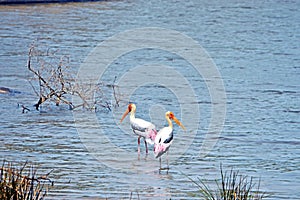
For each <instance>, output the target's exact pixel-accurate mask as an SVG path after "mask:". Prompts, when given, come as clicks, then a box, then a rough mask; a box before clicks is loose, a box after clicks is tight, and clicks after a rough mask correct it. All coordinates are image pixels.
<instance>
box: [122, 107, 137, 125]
mask: <svg viewBox="0 0 300 200" xmlns="http://www.w3.org/2000/svg"><path fill="white" fill-rule="evenodd" d="M135 110H136V106H135V104H133V103H131V104H129V105H128V107H127V109H126V111H125V112H124V114H123V116H122V118H121V120H120V123H122V121H123V120H124V119H125V117H126V116H127V115H128V113H130V112H135Z"/></svg>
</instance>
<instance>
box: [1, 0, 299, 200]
mask: <svg viewBox="0 0 300 200" xmlns="http://www.w3.org/2000/svg"><path fill="white" fill-rule="evenodd" d="M299 9H300V3H299V2H297V1H285V2H282V1H259V2H258V1H247V2H244V3H242V2H239V1H233V0H232V1H227V2H226V3H225V2H220V1H211V2H207V1H187V2H182V1H175V0H174V1H152V0H150V1H143V0H141V1H105V2H94V3H90V2H87V3H70V4H47V5H18V6H1V7H0V12H1V14H0V15H1V23H0V24H1V26H0V29H1V31H0V38H1V49H0V63H1V64H0V67H1V73H0V86H5V87H9V88H11V89H15V90H18V91H21V92H22V93H20V94H19V93H15V94H10V95H7V94H0V101H1V106H0V113H1V118H0V122H1V126H0V127H1V133H0V144H1V145H0V151H1V159H7V160H11V161H18V162H25V161H26V160H29V161H30V162H32V163H35V164H37V165H39V166H40V169H41V170H42V171H43V170H44V171H49V170H50V169H54V171H53V173H52V179H54V181H56V183H55V188H54V189H53V190H51V192H50V194H49V195H50V197H49V198H50V199H99V198H111V199H121V198H124V199H129V197H130V193H131V192H133V198H134V199H137V198H138V195H139V196H140V198H141V199H168V198H172V199H193V198H195V199H197V197H195V194H197V188H196V186H195V185H194V184H193V183H191V182H190V181H189V179H188V178H187V177H186V176H189V177H191V178H193V179H197V177H199V178H204V179H209V180H214V179H216V178H219V177H220V176H219V165H220V163H222V164H223V166H224V168H225V169H230V168H231V167H233V168H234V169H237V170H240V172H241V173H243V174H246V175H249V176H254V177H255V178H257V179H258V178H261V188H262V190H263V191H265V192H267V193H268V194H270V197H269V199H298V198H299V196H300V193H299V190H298V188H299V186H300V182H299V180H300V172H299V170H300V165H299V164H300V156H299V155H300V154H299V153H300V152H299V144H300V140H299V139H300V136H299V130H300V129H299V127H300V125H299V123H300V121H299V112H300V107H299V93H300V91H299V74H300V71H299V58H300V55H299V54H300V53H299V52H300V51H299V49H300V46H299V36H300V33H299V30H300V27H299V13H300V12H299ZM141 27H161V28H167V29H172V30H176V31H179V32H181V33H183V34H186V35H187V36H189V37H191V38H193V39H194V40H196V41H197V42H198V43H199V44H201V46H202V47H203V48H205V50H206V51H207V52H208V53H209V55H210V56H211V57H212V59H213V61H214V62H215V63H216V66H217V68H218V70H219V71H220V74H221V76H222V80H223V83H224V86H225V91H226V97H227V98H226V118H225V123H224V128H223V131H222V133H221V135H220V137H219V138H218V140H217V144H216V145H215V146H214V148H213V149H212V150H211V151H210V152H209V154H208V155H207V156H206V157H200V156H199V154H198V153H199V149H200V147H201V145H202V142H203V140H204V138H205V135H206V133H207V130H208V126H209V123H210V119H211V114H212V110H211V109H212V104H211V98H210V96H209V92H208V89H207V87H206V84H205V81H204V78H203V77H201V76H199V75H197V74H196V73H195V70H193V69H192V68H191V64H190V63H188V62H186V61H185V60H184V59H182V58H180V57H179V56H178V55H174V54H172V53H170V52H164V51H161V50H149V49H148V50H139V51H134V52H131V53H129V54H126V55H123V56H122V57H120V58H118V59H117V60H115V61H114V62H113V63H112V65H111V66H110V68H109V69H108V70H107V72H106V73H105V75H104V79H106V80H108V81H109V80H113V77H114V76H117V77H118V81H120V80H122V79H121V78H122V75H124V73H125V74H126V72H128V71H129V70H130V69H132V68H133V67H138V66H140V67H141V66H144V65H151V66H153V65H168V66H172V67H173V69H175V70H177V71H178V73H180V74H181V75H183V76H184V77H186V79H187V80H189V81H190V84H191V85H192V87H193V89H194V90H195V92H196V93H197V98H198V100H199V101H197V102H180V100H178V99H176V95H175V94H174V93H173V92H174V91H172V90H168V89H167V88H164V87H159V86H157V85H155V84H152V85H151V84H148V85H143V86H138V87H137V90H136V91H134V93H133V94H132V96H131V97H130V100H132V101H134V102H136V103H137V105H138V111H137V112H138V115H139V117H141V118H145V119H148V120H150V119H151V120H152V121H154V122H155V123H156V124H157V126H158V127H162V126H164V125H165V122H164V119H163V113H164V112H165V111H166V110H172V111H174V113H178V118H179V119H181V117H182V116H183V115H184V114H185V113H183V114H182V116H181V114H180V108H179V106H178V105H181V106H188V105H192V104H195V103H196V104H197V105H198V106H199V107H200V116H199V117H200V118H199V120H200V123H199V130H198V131H197V132H195V130H194V129H191V127H194V126H195V123H193V122H192V121H189V120H184V121H183V123H184V125H185V126H186V127H187V129H188V131H187V133H183V132H182V131H181V130H180V129H179V128H177V127H175V131H176V133H175V134H176V135H175V136H177V137H175V141H176V139H177V141H179V140H180V141H181V140H183V141H185V139H187V140H188V139H189V137H188V135H189V134H192V133H196V135H195V139H194V140H193V141H192V142H193V143H192V145H191V146H189V148H188V151H187V152H186V153H185V154H183V155H182V156H180V157H179V158H178V159H176V160H175V161H174V160H173V161H172V160H171V161H172V162H171V166H170V167H171V170H170V171H169V174H166V173H162V174H159V173H158V170H157V169H158V161H156V160H154V159H153V156H152V153H150V154H149V155H148V156H147V157H145V155H144V154H143V153H142V154H141V156H140V158H138V157H137V153H136V152H135V150H136V138H135V137H133V136H132V134H131V133H130V130H129V129H128V127H129V124H128V119H127V120H125V121H124V122H123V124H122V125H121V126H116V122H118V121H117V120H119V118H120V117H121V116H119V114H120V113H122V112H123V111H125V108H126V105H125V104H126V103H125V102H124V101H123V102H121V107H120V108H117V109H116V110H114V111H113V112H108V113H107V112H100V113H97V114H96V119H97V120H98V121H99V123H101V125H102V127H101V128H102V130H104V131H103V133H104V135H106V136H107V138H108V139H110V140H111V141H112V143H113V144H114V145H116V146H117V147H118V148H119V149H122V150H125V151H127V152H129V153H128V157H126V158H124V159H125V160H126V162H124V163H123V164H124V167H126V170H119V169H116V168H118V166H107V165H105V164H107V163H105V162H99V161H98V160H97V159H96V158H97V155H95V154H93V152H92V151H91V149H93V148H94V149H96V150H97V149H98V148H100V149H101V147H103V145H105V144H103V143H101V142H102V141H103V140H100V139H99V138H100V136H101V134H100V132H98V131H99V126H98V125H97V124H92V123H90V121H89V120H88V119H89V118H90V117H93V116H94V114H93V113H89V112H83V111H82V112H81V111H80V110H78V111H76V113H74V114H75V116H76V114H78V115H79V116H80V115H83V116H85V118H81V119H82V121H80V122H77V127H76V124H75V122H74V115H73V113H72V112H71V111H69V110H68V109H67V108H66V107H64V106H61V107H55V106H51V105H49V106H46V107H45V108H44V111H45V112H42V113H39V112H37V111H34V108H32V107H31V105H33V104H34V103H36V101H37V97H36V96H35V95H34V92H33V91H32V89H31V86H30V84H29V83H28V78H29V77H30V73H29V72H28V71H27V69H26V62H27V53H28V49H29V47H30V45H31V44H32V43H33V41H35V43H37V44H39V45H40V46H48V47H51V48H53V49H55V48H59V49H60V51H59V52H58V55H68V56H69V57H70V59H71V61H70V65H71V66H72V69H73V70H74V71H76V70H78V69H79V67H80V64H81V63H83V62H84V61H85V59H86V57H87V55H88V54H89V53H90V52H91V51H92V50H93V48H94V47H96V46H97V45H98V44H99V43H100V42H102V41H104V40H106V39H107V38H108V37H110V36H113V35H115V34H117V33H120V32H122V31H126V30H128V29H133V28H141ZM174 42H176V41H174ZM183 66H185V67H183ZM164 77H165V78H166V77H167V78H168V76H167V75H166V76H164ZM140 78H141V77H140ZM169 78H170V82H171V83H172V84H171V85H172V86H175V85H177V87H180V85H178V84H177V82H176V80H175V81H174V80H173V81H172V76H170V77H169ZM137 79H138V78H137ZM141 79H142V78H141ZM173 83H174V84H173ZM126 89H130V88H126V87H124V88H121V90H122V93H123V94H124V95H125V96H124V99H127V98H129V97H128V96H126V94H127V95H128V91H126ZM153 94H155V95H153ZM185 95H186V96H189V95H190V94H185ZM185 95H184V96H185ZM18 103H20V104H24V105H27V106H29V107H30V109H31V111H30V112H28V113H26V114H22V113H21V109H20V108H18V106H17V105H18ZM186 112H187V114H191V113H193V112H192V111H190V110H187V111H186ZM191 120H192V119H191ZM80 127H83V128H84V129H85V130H86V131H87V132H90V133H91V134H93V135H95V134H98V133H99V138H94V139H95V140H94V143H93V144H91V146H89V145H87V144H86V143H85V142H84V140H83V138H82V135H80V133H78V131H77V129H76V128H80ZM120 127H121V128H122V129H123V130H124V129H125V130H126V131H128V132H126V131H125V132H124V131H123V130H122V129H120ZM185 134H186V135H185ZM192 139H193V138H192ZM98 142H99V143H98ZM174 145H175V146H173V147H174V148H173V150H172V147H171V149H170V151H172V152H175V151H176V150H175V147H176V144H174ZM142 150H144V149H143V145H142ZM101 153H102V154H103V158H104V160H105V161H106V162H109V160H111V161H110V163H117V164H118V162H117V160H114V159H115V158H117V159H118V158H119V157H118V156H117V155H115V154H113V153H112V151H111V150H110V149H103V152H101ZM93 155H94V156H93ZM95 157H96V158H95ZM122 167H123V166H122Z"/></svg>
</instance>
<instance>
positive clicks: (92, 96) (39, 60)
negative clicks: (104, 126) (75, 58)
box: [27, 46, 120, 111]
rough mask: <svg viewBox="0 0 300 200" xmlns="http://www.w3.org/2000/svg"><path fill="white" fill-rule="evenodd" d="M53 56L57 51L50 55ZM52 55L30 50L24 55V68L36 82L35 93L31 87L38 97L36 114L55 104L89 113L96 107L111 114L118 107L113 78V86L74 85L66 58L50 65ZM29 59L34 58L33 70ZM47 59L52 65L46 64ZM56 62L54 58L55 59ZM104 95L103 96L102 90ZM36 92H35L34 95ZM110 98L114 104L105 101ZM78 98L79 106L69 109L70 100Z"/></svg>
mask: <svg viewBox="0 0 300 200" xmlns="http://www.w3.org/2000/svg"><path fill="white" fill-rule="evenodd" d="M54 52H57V51H54ZM53 56H54V54H53V55H52V54H50V50H49V49H48V50H47V52H46V54H42V53H41V51H39V50H38V49H36V47H35V46H31V47H30V49H29V53H28V62H27V68H28V70H29V71H30V72H31V73H32V74H33V77H34V79H35V80H38V87H39V90H37V89H36V87H35V86H34V85H33V84H32V83H31V81H30V84H31V86H32V88H33V90H34V92H35V93H36V94H37V96H38V97H39V100H38V102H37V103H36V104H35V105H34V106H35V108H36V110H39V108H40V106H41V105H42V104H44V103H45V102H47V101H53V102H55V105H56V106H59V105H60V104H62V103H63V104H66V105H68V106H69V108H70V109H71V110H73V109H76V108H78V107H83V108H85V109H89V110H94V111H96V110H97V105H98V106H100V107H103V108H106V109H108V110H110V111H111V107H112V106H114V107H118V106H119V102H120V99H119V95H118V91H117V85H116V80H117V77H115V79H114V81H113V84H105V83H98V84H94V83H93V84H92V83H77V82H76V81H75V78H73V77H75V74H72V73H70V72H68V69H70V67H69V66H68V63H69V57H67V56H62V57H61V58H60V59H59V61H58V62H57V63H54V64H53ZM33 58H36V62H35V63H34V64H35V65H37V66H35V67H33ZM47 59H50V60H51V61H52V62H47V61H46V60H47ZM55 59H57V57H55ZM105 88H107V89H108V88H112V90H110V91H111V92H107V89H105ZM103 89H104V90H105V91H106V92H104V90H103ZM38 91H39V92H38ZM111 94H113V97H114V102H112V101H109V96H111ZM74 95H75V96H78V97H79V98H80V99H81V101H82V103H80V104H79V105H73V104H72V102H71V101H69V100H68V99H70V98H71V97H72V96H74Z"/></svg>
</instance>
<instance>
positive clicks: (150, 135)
mask: <svg viewBox="0 0 300 200" xmlns="http://www.w3.org/2000/svg"><path fill="white" fill-rule="evenodd" d="M135 112H136V106H135V104H133V103H131V104H129V105H128V107H127V110H126V111H125V112H124V114H123V116H122V118H121V120H120V123H121V122H122V121H123V120H124V118H125V117H126V116H127V115H128V113H130V125H131V128H132V130H133V132H134V133H135V134H136V135H137V136H138V153H140V151H141V150H140V143H141V142H140V139H141V137H142V138H144V142H145V147H146V153H148V146H147V143H149V144H154V140H155V137H156V135H157V131H156V129H155V125H154V124H152V123H150V122H148V121H145V120H143V119H139V118H135Z"/></svg>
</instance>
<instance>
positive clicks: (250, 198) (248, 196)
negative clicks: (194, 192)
mask: <svg viewBox="0 0 300 200" xmlns="http://www.w3.org/2000/svg"><path fill="white" fill-rule="evenodd" d="M220 169H221V179H220V180H216V181H215V182H216V187H217V189H215V190H213V189H211V188H210V187H209V186H208V184H207V183H206V181H204V180H201V179H200V178H198V180H196V181H195V180H193V179H191V178H190V177H188V178H189V179H190V180H191V181H192V182H193V183H194V184H195V185H196V186H197V187H198V189H199V194H200V197H201V199H204V200H262V199H263V198H264V193H262V192H260V180H259V181H258V183H257V184H256V183H254V181H253V177H248V176H245V175H241V174H240V173H239V171H234V170H232V169H231V170H230V171H226V172H223V169H222V165H221V166H220Z"/></svg>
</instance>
